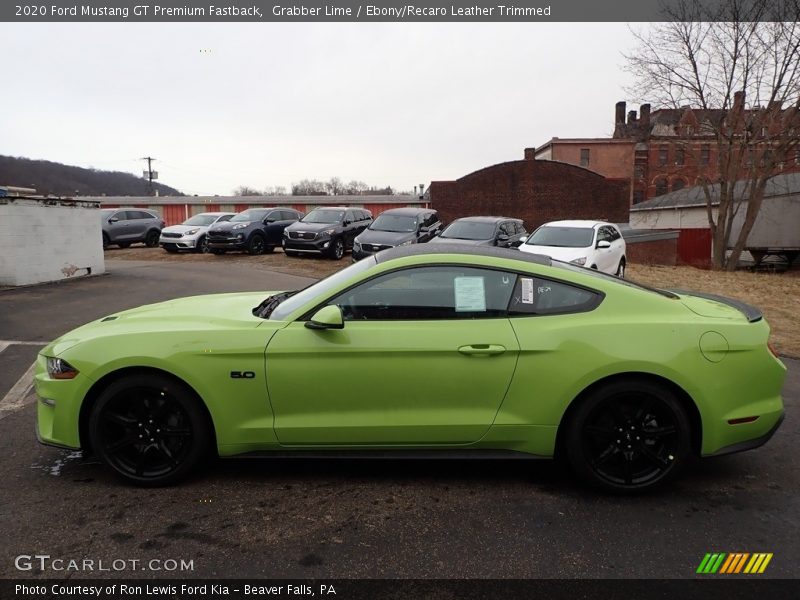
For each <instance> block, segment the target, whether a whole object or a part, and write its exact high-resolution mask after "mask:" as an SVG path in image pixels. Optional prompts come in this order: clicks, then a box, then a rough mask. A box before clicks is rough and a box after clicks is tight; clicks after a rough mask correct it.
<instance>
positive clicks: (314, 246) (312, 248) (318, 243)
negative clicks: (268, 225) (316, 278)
mask: <svg viewBox="0 0 800 600" xmlns="http://www.w3.org/2000/svg"><path fill="white" fill-rule="evenodd" d="M330 247H331V238H329V237H326V238H321V239H313V240H293V239H291V238H286V237H284V238H283V249H284V250H288V251H289V252H309V253H312V254H327V253H328V252H330Z"/></svg>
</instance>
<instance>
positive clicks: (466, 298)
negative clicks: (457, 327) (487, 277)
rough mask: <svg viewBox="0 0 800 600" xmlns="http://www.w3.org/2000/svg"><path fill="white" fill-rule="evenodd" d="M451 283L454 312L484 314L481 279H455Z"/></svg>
mask: <svg viewBox="0 0 800 600" xmlns="http://www.w3.org/2000/svg"><path fill="white" fill-rule="evenodd" d="M453 283H454V286H453V287H454V291H455V295H456V312H486V291H485V290H484V287H483V277H456V278H455V280H454V281H453Z"/></svg>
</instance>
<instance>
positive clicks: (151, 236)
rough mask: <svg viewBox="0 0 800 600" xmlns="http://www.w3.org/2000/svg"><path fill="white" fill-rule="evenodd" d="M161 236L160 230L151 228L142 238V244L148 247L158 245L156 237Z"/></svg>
mask: <svg viewBox="0 0 800 600" xmlns="http://www.w3.org/2000/svg"><path fill="white" fill-rule="evenodd" d="M160 237H161V232H160V231H156V230H155V229H153V230H152V231H148V232H147V236H146V237H145V238H144V245H145V246H147V247H148V248H155V247H156V246H158V239H159V238H160Z"/></svg>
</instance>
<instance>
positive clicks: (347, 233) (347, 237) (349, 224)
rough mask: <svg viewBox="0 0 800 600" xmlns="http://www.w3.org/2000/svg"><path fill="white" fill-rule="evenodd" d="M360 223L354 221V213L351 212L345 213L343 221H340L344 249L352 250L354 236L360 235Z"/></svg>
mask: <svg viewBox="0 0 800 600" xmlns="http://www.w3.org/2000/svg"><path fill="white" fill-rule="evenodd" d="M360 223H361V221H357V220H356V215H355V212H354V211H352V210H346V211H345V213H344V219H343V220H342V228H343V230H344V244H345V247H347V248H352V246H353V240H354V239H356V236H357V235H358V234H359V233H361V229H359V224H360Z"/></svg>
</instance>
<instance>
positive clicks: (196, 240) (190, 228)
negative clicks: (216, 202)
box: [158, 212, 236, 254]
mask: <svg viewBox="0 0 800 600" xmlns="http://www.w3.org/2000/svg"><path fill="white" fill-rule="evenodd" d="M235 214H236V213H230V212H207V213H200V214H199V215H194V216H193V217H189V218H188V219H186V220H185V221H184V222H183V223H181V224H180V225H170V226H169V227H165V228H164V229H162V230H161V238H160V239H159V241H158V242H159V244H160V245H161V247H162V248H163V249H164V250H166V251H167V252H178V251H179V250H191V251H194V252H202V253H204V254H205V253H207V252H208V250H209V249H208V241H207V239H206V231H208V228H209V227H211V226H212V225H213V224H214V223H222V222H223V221H230V219H231V217H232V216H234V215H235Z"/></svg>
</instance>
